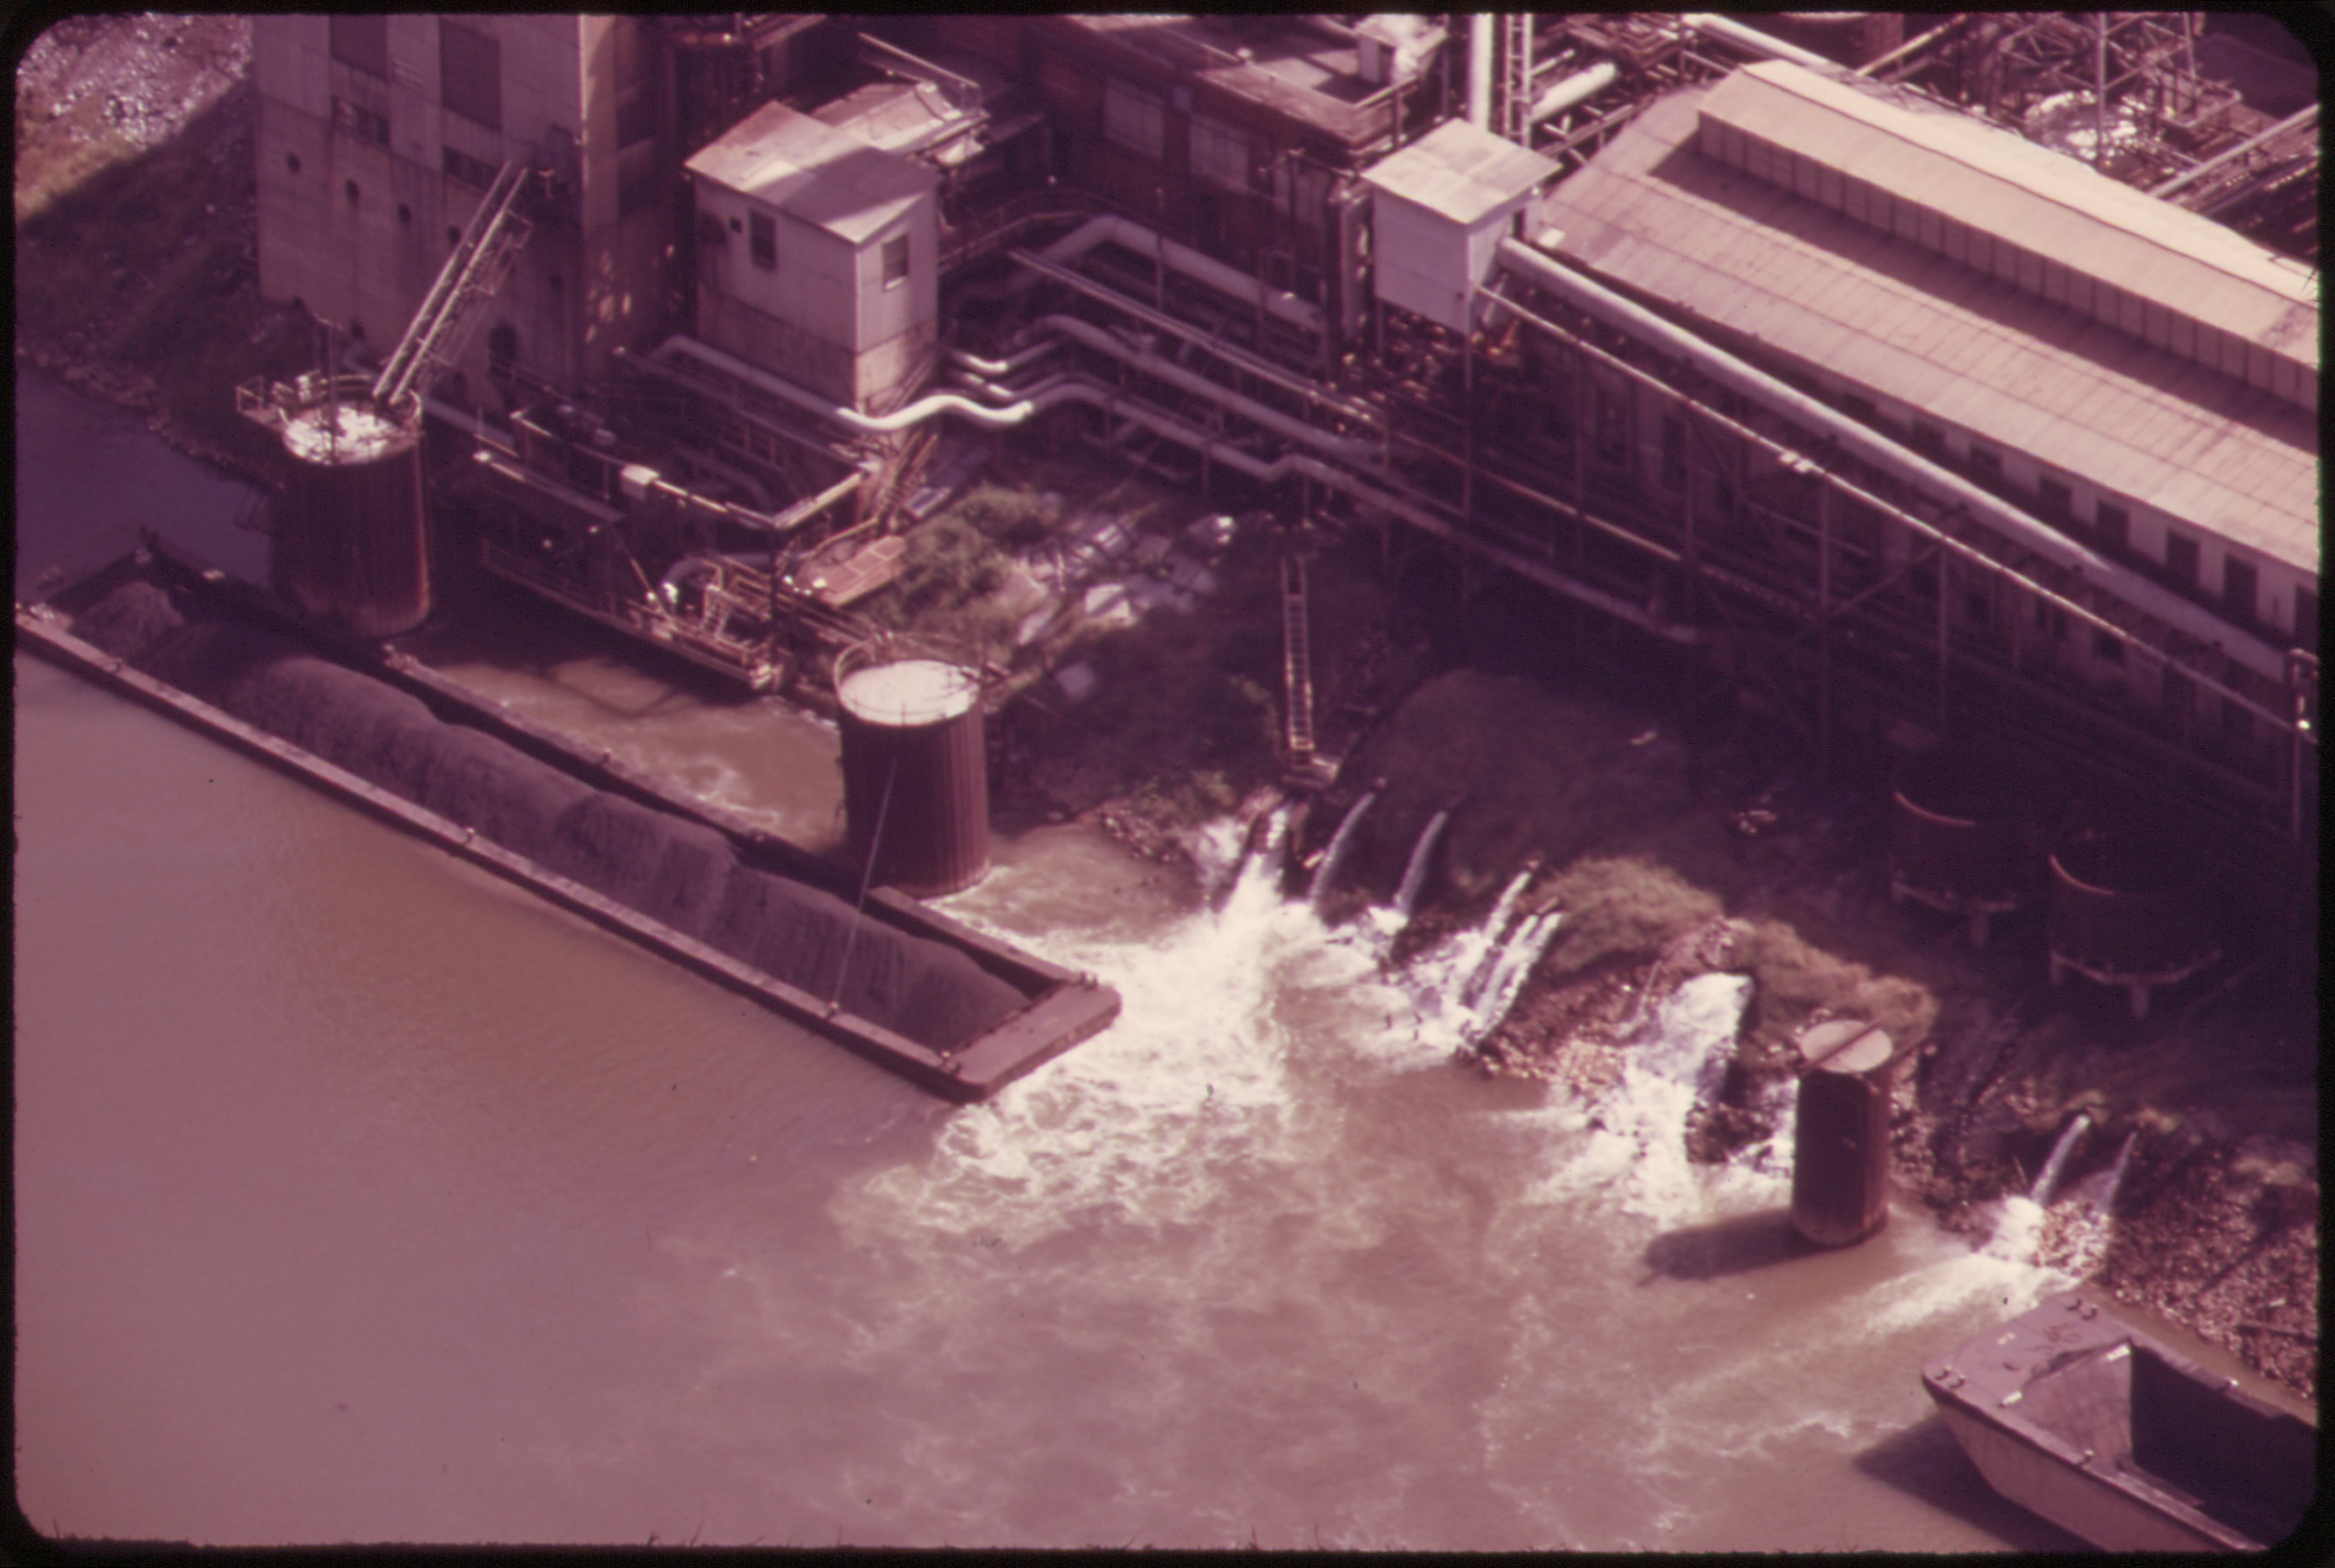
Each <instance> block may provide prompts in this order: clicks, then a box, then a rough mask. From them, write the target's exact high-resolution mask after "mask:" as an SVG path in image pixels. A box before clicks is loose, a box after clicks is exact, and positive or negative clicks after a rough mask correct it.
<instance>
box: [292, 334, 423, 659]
mask: <svg viewBox="0 0 2335 1568" xmlns="http://www.w3.org/2000/svg"><path fill="white" fill-rule="evenodd" d="M333 390H334V395H333V396H331V397H325V396H323V395H321V391H320V390H319V391H318V392H314V393H312V394H311V395H310V396H308V397H305V398H304V399H303V400H302V401H301V402H300V404H299V405H298V406H297V407H295V408H290V409H286V410H285V411H283V422H282V425H281V427H280V428H281V430H282V433H283V440H284V446H285V450H286V452H287V453H288V454H289V455H290V459H291V461H290V462H289V464H288V465H287V466H288V468H289V470H290V471H289V474H288V475H287V477H286V482H285V487H284V493H283V495H282V496H281V497H279V498H278V499H277V501H276V510H275V517H274V527H273V528H272V530H271V532H272V533H273V535H274V547H273V550H272V553H271V557H270V560H269V568H268V569H269V576H270V578H271V580H272V581H273V582H274V584H275V586H276V592H277V593H279V594H281V595H284V596H285V597H286V598H287V599H289V600H291V602H292V603H293V604H295V605H298V606H299V607H300V608H301V609H302V610H304V611H305V612H307V613H308V614H310V615H318V616H323V617H326V618H328V619H331V620H334V621H338V622H339V623H341V624H343V625H344V626H347V627H348V628H349V629H350V630H351V631H354V632H355V633H357V634H359V635H361V636H366V637H387V636H393V635H395V634H397V633H400V632H406V631H411V630H412V628H413V627H415V626H418V625H420V624H421V622H422V620H423V619H424V618H425V617H426V616H428V615H429V614H430V518H429V510H428V494H429V491H428V487H427V485H426V484H425V482H424V480H423V477H422V472H421V421H420V420H419V419H418V418H413V419H404V420H399V419H394V418H392V417H390V416H388V415H385V414H383V413H382V412H380V411H377V410H376V409H375V408H374V407H373V401H372V397H371V383H370V382H366V381H365V380H364V379H363V377H356V376H350V377H342V378H340V380H339V382H337V383H336V384H335V386H334V389H333Z"/></svg>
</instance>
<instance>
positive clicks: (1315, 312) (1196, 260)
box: [1038, 213, 1323, 336]
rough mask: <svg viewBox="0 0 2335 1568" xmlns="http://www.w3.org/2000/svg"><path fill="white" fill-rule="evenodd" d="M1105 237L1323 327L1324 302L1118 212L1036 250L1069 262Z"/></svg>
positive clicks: (1296, 320) (1311, 326)
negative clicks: (1271, 282)
mask: <svg viewBox="0 0 2335 1568" xmlns="http://www.w3.org/2000/svg"><path fill="white" fill-rule="evenodd" d="M1105 240H1109V241H1110V242H1111V243H1112V244H1114V245H1119V246H1124V247H1126V248H1128V249H1129V250H1131V251H1133V252H1135V253H1136V254H1137V255H1138V256H1150V257H1152V258H1153V259H1154V260H1156V261H1158V262H1160V263H1162V264H1164V265H1166V266H1172V267H1174V268H1175V269H1176V270H1177V271H1178V272H1180V273H1183V274H1184V275H1185V276H1187V277H1194V278H1197V279H1198V280H1199V281H1200V282H1202V283H1205V284H1206V285H1207V286H1209V287H1210V288H1213V289H1215V290H1216V292H1217V293H1219V294H1224V295H1230V296H1231V297H1232V298H1234V299H1241V300H1255V301H1257V302H1258V303H1259V304H1261V305H1263V306H1264V309H1265V311H1266V312H1267V313H1269V314H1271V315H1276V316H1279V317H1280V318H1281V319H1282V320H1284V321H1285V322H1288V323H1290V324H1293V325H1295V326H1302V327H1303V328H1304V329H1305V330H1306V331H1308V332H1310V333H1313V334H1316V335H1317V336H1318V335H1319V334H1321V332H1322V330H1323V324H1322V308H1321V306H1319V305H1314V304H1313V303H1312V302H1311V301H1309V300H1303V299H1300V298H1299V297H1298V296H1297V295H1293V294H1291V293H1289V292H1288V291H1287V290H1286V289H1279V288H1274V287H1273V286H1270V285H1268V284H1266V283H1265V282H1264V280H1263V279H1261V278H1258V277H1256V276H1253V275H1251V274H1249V273H1245V272H1243V271H1241V270H1240V269H1239V268H1237V267H1232V266H1226V265H1225V264H1224V263H1223V262H1221V261H1218V260H1216V258H1215V257H1214V256H1204V255H1202V254H1201V253H1200V252H1198V251H1197V250H1194V249H1193V248H1192V247H1190V246H1187V245H1178V244H1177V243H1176V242H1175V241H1174V240H1172V239H1169V238H1168V237H1166V236H1164V235H1162V234H1159V233H1158V232H1157V231H1155V230H1152V229H1148V228H1146V227H1143V225H1141V224H1139V223H1138V222H1136V221H1135V220H1134V219H1133V218H1121V217H1119V215H1117V214H1116V213H1105V214H1104V215H1103V216H1102V217H1100V218H1089V219H1088V220H1087V221H1086V222H1085V223H1082V224H1080V226H1079V227H1076V228H1074V229H1072V230H1071V232H1070V233H1069V234H1067V235H1064V236H1063V237H1061V238H1060V239H1058V240H1056V241H1055V242H1054V243H1053V244H1051V245H1050V246H1048V247H1046V248H1045V249H1043V250H1042V251H1040V252H1039V253H1038V254H1039V255H1040V256H1043V257H1045V258H1046V259H1047V260H1048V261H1057V262H1065V263H1067V262H1071V261H1075V260H1077V259H1078V258H1079V257H1080V256H1084V255H1085V254H1086V253H1087V252H1088V251H1090V250H1092V249H1093V248H1094V247H1096V246H1098V245H1100V244H1102V243H1103V242H1104V241H1105Z"/></svg>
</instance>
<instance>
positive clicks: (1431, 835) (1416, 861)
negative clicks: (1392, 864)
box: [1394, 809, 1451, 921]
mask: <svg viewBox="0 0 2335 1568" xmlns="http://www.w3.org/2000/svg"><path fill="white" fill-rule="evenodd" d="M1450 820H1451V813H1450V811H1449V810H1448V809H1446V810H1442V811H1438V812H1437V813H1436V814H1435V815H1434V816H1433V817H1430V818H1428V822H1427V828H1426V831H1424V832H1422V833H1421V834H1419V842H1418V843H1417V844H1414V845H1412V846H1411V849H1410V865H1408V866H1404V867H1403V868H1402V885H1401V886H1399V887H1397V888H1396V889H1395V894H1394V913H1395V915H1396V918H1398V919H1400V920H1403V921H1409V920H1410V915H1411V911H1413V910H1414V909H1416V908H1418V907H1419V890H1420V889H1421V888H1423V887H1425V886H1427V867H1428V865H1429V861H1431V860H1432V859H1433V857H1434V855H1435V841H1436V839H1438V838H1439V837H1442V834H1443V825H1444V824H1445V823H1447V822H1448V821H1450Z"/></svg>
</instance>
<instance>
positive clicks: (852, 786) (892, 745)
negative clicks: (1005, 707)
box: [835, 634, 989, 897]
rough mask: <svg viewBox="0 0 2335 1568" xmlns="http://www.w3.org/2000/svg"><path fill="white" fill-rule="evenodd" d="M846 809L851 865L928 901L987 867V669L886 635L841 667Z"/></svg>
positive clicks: (934, 646)
mask: <svg viewBox="0 0 2335 1568" xmlns="http://www.w3.org/2000/svg"><path fill="white" fill-rule="evenodd" d="M835 685H836V700H837V707H838V714H839V726H840V728H841V730H842V734H843V808H844V818H845V823H846V836H847V842H848V846H849V850H848V852H849V854H850V857H851V858H852V861H853V863H854V864H855V865H857V866H860V867H861V868H862V869H863V871H865V872H867V874H868V875H869V876H872V878H873V880H874V881H876V882H878V883H881V884H883V885H885V886H890V887H896V888H898V889H899V890H900V891H901V892H903V893H908V894H914V895H917V896H920V897H930V896H934V895H939V894H943V893H954V892H956V891H957V890H958V889H960V888H964V887H970V886H973V885H974V883H976V882H978V881H980V880H981V878H982V876H983V874H984V873H985V872H987V871H988V869H989V762H988V755H987V750H986V746H985V738H984V731H983V717H982V686H981V669H980V665H979V663H978V662H977V661H976V660H974V658H972V657H971V656H970V655H968V654H967V653H964V652H963V651H962V650H959V649H955V648H953V647H951V646H950V645H948V644H945V643H942V642H939V641H937V640H935V639H929V638H918V637H908V636H903V635H899V634H886V635H883V636H878V637H875V638H871V639H870V640H869V641H867V642H865V643H862V644H859V645H858V646H857V647H854V648H851V649H848V650H847V651H846V652H845V653H843V655H842V656H841V657H840V658H838V659H837V660H836V663H835Z"/></svg>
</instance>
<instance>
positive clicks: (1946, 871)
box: [1889, 744, 2058, 946]
mask: <svg viewBox="0 0 2335 1568" xmlns="http://www.w3.org/2000/svg"><path fill="white" fill-rule="evenodd" d="M2057 793H2058V784H2057V780H2056V779H2054V778H2052V777H2050V776H2049V774H2048V773H2047V772H2046V771H2045V770H2044V769H2042V768H2041V766H2040V765H2039V764H2038V763H2036V762H2034V761H2033V760H2021V759H2016V758H2010V757H2004V756H1999V755H1994V754H1992V753H1991V752H1989V751H1988V750H1984V749H1982V748H1980V747H1976V746H1973V745H1969V744H1962V745H1951V746H1936V747H1932V748H1931V749H1930V750H1925V751H1921V752H1916V753H1915V754H1914V755H1913V756H1911V757H1909V758H1907V759H1906V760H1904V762H1902V763H1900V764H1899V766H1898V769H1897V781H1896V788H1895V789H1894V792H1893V796H1892V799H1891V802H1890V814H1889V891H1890V895H1891V897H1892V898H1894V899H1896V900H1898V901H1900V902H1903V901H1906V900H1911V901H1912V902H1914V903H1917V904H1924V905H1929V906H1930V907H1931V908H1933V909H1938V910H1943V911H1944V912H1946V913H1947V914H1950V915H1962V916H1965V917H1967V918H1968V919H1969V920H1970V922H1971V937H1972V943H1973V944H1974V945H1980V946H1983V945H1984V944H1985V941H1986V922H1987V920H1988V919H1989V917H1991V916H1992V915H2001V914H2006V913H2008V912H2010V911H2012V910H2016V909H2019V908H2021V907H2024V906H2026V905H2029V904H2030V903H2032V902H2033V901H2034V900H2035V898H2036V896H2037V895H2038V894H2039V892H2040V890H2041V883H2042V866H2041V861H2042V834H2041V831H2040V829H2039V826H2038V824H2039V820H2040V819H2041V818H2042V816H2043V814H2044V813H2045V812H2046V811H2047V810H2048V809H2049V804H2048V803H2049V801H2050V800H2051V799H2052V798H2053V797H2054V796H2056V794H2057Z"/></svg>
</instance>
